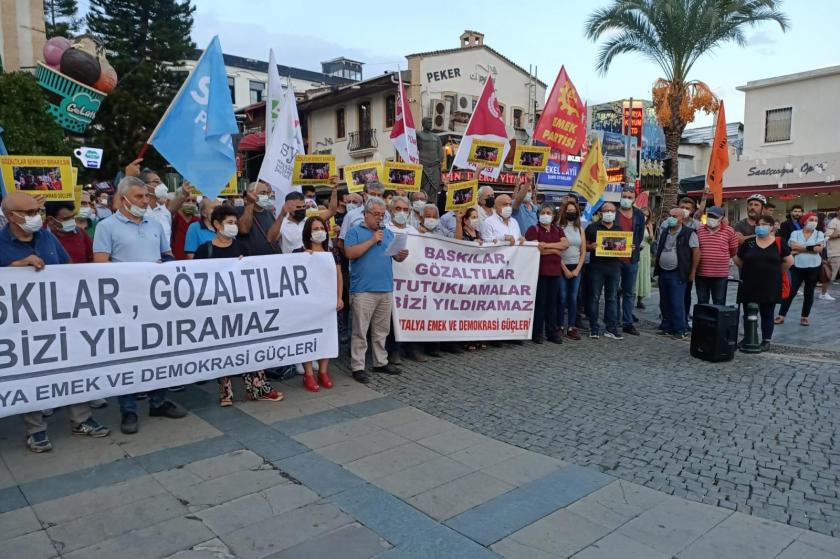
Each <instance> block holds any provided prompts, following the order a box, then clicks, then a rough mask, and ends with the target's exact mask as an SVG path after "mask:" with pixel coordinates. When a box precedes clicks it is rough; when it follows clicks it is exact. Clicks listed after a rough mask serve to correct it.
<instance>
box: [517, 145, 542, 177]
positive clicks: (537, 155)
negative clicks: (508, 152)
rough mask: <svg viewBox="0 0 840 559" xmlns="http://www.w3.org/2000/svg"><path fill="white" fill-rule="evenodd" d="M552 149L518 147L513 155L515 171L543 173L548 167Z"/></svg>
mask: <svg viewBox="0 0 840 559" xmlns="http://www.w3.org/2000/svg"><path fill="white" fill-rule="evenodd" d="M550 154H551V148H549V147H548V146H516V151H515V152H514V153H513V170H514V171H523V172H526V173H542V172H543V171H545V168H546V166H547V165H548V157H549V155H550Z"/></svg>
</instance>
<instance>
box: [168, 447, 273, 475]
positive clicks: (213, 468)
mask: <svg viewBox="0 0 840 559" xmlns="http://www.w3.org/2000/svg"><path fill="white" fill-rule="evenodd" d="M264 463H265V461H264V460H263V459H262V458H261V457H259V456H257V455H256V454H254V453H253V452H251V451H250V450H236V451H233V452H228V453H226V454H222V455H220V456H214V457H212V458H205V459H204V460H197V461H195V462H190V463H189V464H186V465H185V466H184V469H185V470H187V471H188V472H192V473H194V474H195V475H197V476H198V477H200V478H201V479H203V480H208V479H215V478H217V477H222V476H226V475H229V474H232V473H234V472H241V471H242V470H253V469H258V468H260V467H261V466H262V465H263V464H264Z"/></svg>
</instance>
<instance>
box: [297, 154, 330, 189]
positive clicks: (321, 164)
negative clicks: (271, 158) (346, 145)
mask: <svg viewBox="0 0 840 559" xmlns="http://www.w3.org/2000/svg"><path fill="white" fill-rule="evenodd" d="M334 175H336V167H335V155H333V154H329V155H296V156H295V166H294V170H293V171H292V184H328V183H329V182H330V177H332V176H334Z"/></svg>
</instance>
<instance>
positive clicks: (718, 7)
mask: <svg viewBox="0 0 840 559" xmlns="http://www.w3.org/2000/svg"><path fill="white" fill-rule="evenodd" d="M780 5H781V2H780V1H778V0H613V3H612V4H610V5H609V6H607V7H605V8H601V9H598V10H595V11H594V12H593V13H592V14H591V15H590V16H589V19H588V20H587V22H586V35H587V37H588V38H590V39H592V40H593V41H597V40H599V39H600V38H602V37H606V40H605V41H604V43H603V44H602V45H601V50H600V52H599V54H598V61H597V64H596V67H597V69H598V70H599V71H600V72H601V73H606V72H607V71H608V70H609V68H610V66H611V65H612V63H613V60H614V59H615V57H616V56H618V55H620V54H625V53H636V54H640V55H641V56H643V57H644V58H647V59H648V60H650V61H652V62H654V63H655V64H657V65H659V67H660V68H661V70H662V72H663V73H664V78H661V79H659V80H657V82H656V84H655V85H654V87H653V91H652V97H653V101H654V106H655V107H656V111H657V118H658V120H659V122H660V124H661V125H662V128H663V130H664V132H665V142H666V148H667V152H668V156H669V157H670V158H671V161H672V162H674V164H673V166H672V170H673V175H672V181H671V183H670V184H669V185H666V188H665V191H664V192H663V206H662V208H663V209H666V210H667V209H669V208H670V207H672V206H673V205H675V204H676V199H677V189H678V186H679V175H678V171H677V165H676V163H675V162H676V161H677V152H678V150H679V143H680V138H681V137H682V133H683V131H684V130H685V127H686V125H687V124H688V123H689V122H691V121H693V120H694V113H695V112H696V111H697V110H701V109H702V110H705V111H707V112H710V111H714V110H717V99H716V98H715V97H714V95H713V94H712V92H711V90H710V89H709V88H708V86H706V85H705V84H704V83H703V82H700V81H690V80H689V79H688V76H689V74H690V72H691V69H692V67H693V66H694V64H695V63H696V62H697V60H698V59H699V58H700V57H701V56H703V55H704V54H707V53H709V52H710V51H712V50H714V49H715V48H716V47H718V46H720V45H721V44H724V43H727V42H734V43H735V44H737V45H739V46H746V45H747V39H746V36H745V35H744V32H745V29H746V28H747V27H750V26H754V25H758V24H760V23H763V22H767V21H772V22H776V23H778V24H779V26H780V27H781V28H782V30H783V31H785V30H787V28H788V26H789V22H788V19H787V16H786V15H785V14H784V13H783V12H782V11H781V10H780V9H779V7H780Z"/></svg>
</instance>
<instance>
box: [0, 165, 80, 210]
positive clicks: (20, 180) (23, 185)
mask: <svg viewBox="0 0 840 559" xmlns="http://www.w3.org/2000/svg"><path fill="white" fill-rule="evenodd" d="M0 170H2V173H3V183H4V184H5V186H6V192H9V193H11V192H25V193H26V194H31V195H32V196H44V197H45V198H46V199H47V201H48V202H56V201H66V202H72V201H73V200H74V199H75V194H74V190H75V186H76V179H75V178H74V176H73V165H72V163H71V162H70V158H69V157H44V156H35V155H21V156H18V155H3V156H0Z"/></svg>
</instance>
